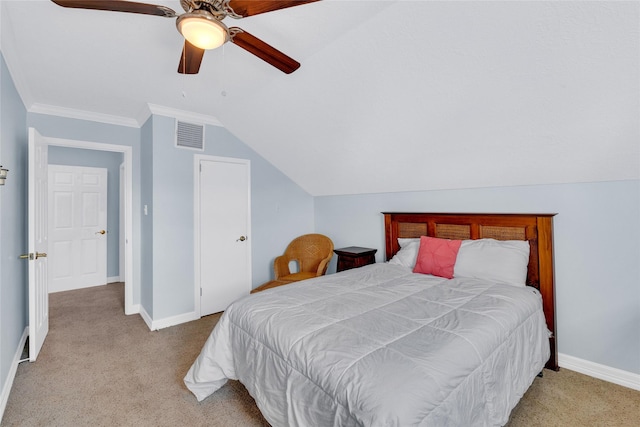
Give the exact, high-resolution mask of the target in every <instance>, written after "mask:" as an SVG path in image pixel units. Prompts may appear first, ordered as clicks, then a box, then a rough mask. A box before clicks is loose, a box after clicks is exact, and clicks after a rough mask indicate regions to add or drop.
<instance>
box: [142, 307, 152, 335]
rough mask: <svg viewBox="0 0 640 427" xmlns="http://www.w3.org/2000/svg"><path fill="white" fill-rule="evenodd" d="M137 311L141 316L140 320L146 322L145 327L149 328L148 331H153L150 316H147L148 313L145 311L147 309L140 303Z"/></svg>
mask: <svg viewBox="0 0 640 427" xmlns="http://www.w3.org/2000/svg"><path fill="white" fill-rule="evenodd" d="M139 313H140V317H142V320H144V323H146V324H147V328H149V330H150V331H153V330H154V329H153V327H152V325H153V319H152V318H151V316H149V313H147V310H145V309H144V307H143V306H142V305H140V311H139Z"/></svg>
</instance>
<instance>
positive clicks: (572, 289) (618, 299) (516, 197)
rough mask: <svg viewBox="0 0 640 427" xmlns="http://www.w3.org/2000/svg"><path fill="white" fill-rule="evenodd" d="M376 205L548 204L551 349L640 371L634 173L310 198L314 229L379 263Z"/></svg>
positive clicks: (500, 207)
mask: <svg viewBox="0 0 640 427" xmlns="http://www.w3.org/2000/svg"><path fill="white" fill-rule="evenodd" d="M384 211H388V212H403V211H408V212H525V213H557V215H556V216H555V217H554V232H555V235H554V241H555V244H554V247H555V278H556V321H557V331H558V350H559V352H560V353H563V354H566V355H570V356H574V357H577V358H580V359H583V360H587V361H590V362H595V363H599V364H602V365H605V366H609V367H613V368H617V369H621V370H624V371H628V372H632V373H635V374H640V332H639V331H640V181H616V182H599V183H585V184H563V185H540V186H526V187H504V188H486V189H470V190H451V191H426V192H407V193H389V194H364V195H353V196H327V197H316V198H315V219H316V222H315V223H316V231H317V232H318V233H323V234H326V235H328V236H330V237H331V238H332V239H333V241H334V243H335V245H336V247H341V246H352V245H353V246H365V247H372V248H377V249H378V253H377V254H376V259H377V261H378V262H380V261H383V260H384V255H385V254H384V220H383V216H382V215H381V213H380V212H384ZM330 271H332V272H334V271H335V259H334V260H332V265H331V266H330Z"/></svg>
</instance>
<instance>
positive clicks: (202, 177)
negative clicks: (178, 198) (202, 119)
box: [196, 156, 251, 316]
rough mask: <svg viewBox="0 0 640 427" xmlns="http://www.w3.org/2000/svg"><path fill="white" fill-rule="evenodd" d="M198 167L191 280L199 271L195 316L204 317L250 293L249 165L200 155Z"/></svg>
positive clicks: (235, 160) (246, 162)
mask: <svg viewBox="0 0 640 427" xmlns="http://www.w3.org/2000/svg"><path fill="white" fill-rule="evenodd" d="M197 167H198V168H199V173H198V183H197V184H196V187H197V190H198V194H197V199H198V200H197V203H198V204H199V209H198V210H199V215H197V218H196V229H197V230H196V256H197V257H198V255H197V252H198V249H199V252H200V253H199V257H198V258H199V262H198V263H197V264H199V266H198V265H196V281H198V272H199V285H200V315H201V316H206V315H208V314H211V313H217V312H220V311H224V310H225V309H226V308H227V306H228V305H229V304H231V303H232V302H233V301H235V300H236V299H238V298H240V297H242V296H245V295H248V294H249V291H250V290H251V244H250V238H249V237H250V236H249V228H250V222H251V221H250V163H249V161H248V160H243V159H231V158H219V157H204V156H203V157H202V158H200V159H199V164H198V166H197ZM198 240H199V242H198ZM198 247H199V248H198ZM198 270H199V271H198Z"/></svg>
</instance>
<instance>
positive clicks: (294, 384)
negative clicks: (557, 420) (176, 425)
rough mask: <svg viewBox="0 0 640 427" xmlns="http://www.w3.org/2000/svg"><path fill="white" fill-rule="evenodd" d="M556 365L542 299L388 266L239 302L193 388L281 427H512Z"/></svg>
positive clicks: (207, 351)
mask: <svg viewBox="0 0 640 427" xmlns="http://www.w3.org/2000/svg"><path fill="white" fill-rule="evenodd" d="M548 358H549V340H548V332H547V328H546V324H545V319H544V315H543V312H542V301H541V298H540V295H539V294H538V292H537V291H536V290H535V289H532V288H519V287H515V286H509V285H497V284H491V283H484V282H481V281H478V280H476V279H452V280H444V279H440V278H436V277H433V276H428V275H421V274H413V273H411V271H410V270H409V269H407V268H405V267H401V266H396V265H389V264H382V263H379V264H374V265H369V266H366V267H361V268H358V269H353V270H348V271H345V272H342V273H339V274H333V275H328V276H324V277H320V278H316V279H311V280H307V281H304V282H299V283H296V284H291V285H287V286H282V287H279V288H275V289H271V290H268V291H263V292H260V293H257V294H253V295H250V296H248V297H245V298H242V299H240V300H238V301H236V302H234V303H233V304H232V305H231V306H229V308H228V309H227V310H226V311H225V313H224V314H223V316H222V317H221V318H220V321H219V322H218V324H217V325H216V327H215V329H214V330H213V332H212V333H211V336H210V337H209V339H208V340H207V342H206V343H205V345H204V347H203V349H202V352H201V354H200V355H199V356H198V358H197V359H196V361H195V362H194V364H193V365H192V366H191V368H190V369H189V372H188V373H187V375H186V376H185V379H184V380H185V383H186V385H187V387H188V388H189V389H190V390H191V391H192V392H193V393H194V394H195V396H196V397H197V399H198V400H203V399H205V398H206V397H207V396H209V395H211V394H212V393H213V392H215V391H216V390H217V389H219V388H220V387H222V386H223V385H224V384H225V383H226V381H227V379H238V380H240V381H241V382H242V383H243V384H244V385H245V387H246V388H247V390H248V391H249V393H250V394H251V396H253V397H254V399H255V401H256V404H257V405H258V407H259V408H260V410H261V411H262V413H263V415H264V417H265V418H266V419H267V421H269V423H271V424H272V425H273V426H276V427H279V426H283V427H285V426H309V427H311V426H318V427H320V426H412V425H424V426H427V425H428V426H438V427H440V426H475V425H503V424H504V423H505V422H506V421H507V420H508V417H509V413H510V412H511V410H512V409H513V407H514V406H515V405H516V404H517V402H518V401H519V400H520V398H521V397H522V395H523V394H524V392H525V391H526V390H527V388H528V387H529V386H530V385H531V383H532V382H533V379H534V378H535V376H536V375H537V374H538V373H539V372H540V371H541V370H542V368H543V366H544V364H545V362H546V361H547V359H548Z"/></svg>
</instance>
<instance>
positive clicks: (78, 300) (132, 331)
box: [2, 283, 640, 427]
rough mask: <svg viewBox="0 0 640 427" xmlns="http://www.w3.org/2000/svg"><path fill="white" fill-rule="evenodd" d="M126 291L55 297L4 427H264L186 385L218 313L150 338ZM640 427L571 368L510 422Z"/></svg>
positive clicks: (627, 400) (619, 390) (609, 387)
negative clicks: (130, 310) (126, 309)
mask: <svg viewBox="0 0 640 427" xmlns="http://www.w3.org/2000/svg"><path fill="white" fill-rule="evenodd" d="M123 288H124V287H123V285H122V284H121V283H118V284H109V285H106V286H100V287H96V288H90V289H81V290H77V291H69V292H60V293H56V294H52V295H51V296H50V332H49V336H48V337H47V339H46V342H45V344H44V346H43V348H42V351H41V353H40V355H39V357H38V360H37V361H36V362H35V363H28V362H26V363H22V364H21V365H20V366H19V367H18V372H17V375H16V378H15V381H14V384H13V388H12V391H11V394H10V396H9V400H8V403H7V408H6V411H5V413H4V418H3V420H2V426H266V425H268V424H267V423H266V421H265V420H264V419H263V418H262V416H261V414H260V411H259V410H258V409H257V407H256V406H255V403H254V402H253V399H252V398H251V396H249V394H248V393H247V391H246V390H245V388H244V387H243V386H242V385H241V384H240V383H238V382H236V381H230V382H229V383H228V384H227V385H226V386H224V387H223V388H222V389H220V390H219V391H218V392H216V393H214V394H213V395H212V396H211V397H209V398H207V399H205V400H204V401H203V402H200V403H198V402H197V401H196V399H195V398H194V397H193V395H192V394H191V393H190V392H189V391H188V390H187V389H186V388H185V386H184V384H183V382H182V378H183V377H184V374H185V373H186V371H187V369H188V368H189V366H190V365H191V363H192V362H193V360H194V359H195V358H196V356H197V355H198V353H199V352H200V349H201V347H202V344H203V343H204V341H205V340H206V338H207V336H208V334H209V332H210V331H211V329H212V328H213V326H214V325H215V323H216V322H217V320H218V317H219V316H218V315H214V316H208V317H205V318H203V319H200V320H198V321H194V322H189V323H186V324H182V325H178V326H174V327H171V328H167V329H163V330H160V331H155V332H149V329H148V328H147V326H146V324H145V323H144V322H143V321H142V319H141V318H140V317H139V316H137V315H133V316H125V315H124V313H123V309H122V307H123V306H124V301H123V292H124V289H123ZM637 425H640V392H637V391H634V390H630V389H627V388H624V387H620V386H616V385H613V384H610V383H607V382H604V381H600V380H597V379H593V378H590V377H587V376H584V375H581V374H578V373H575V372H571V371H568V370H566V369H564V370H561V371H560V372H558V373H556V372H551V371H545V375H544V378H536V380H535V381H534V384H533V385H532V387H531V389H530V390H529V391H528V392H527V394H526V395H525V396H524V397H523V399H522V400H521V402H520V403H519V404H518V406H517V407H516V408H515V409H514V411H513V413H512V416H511V420H510V421H509V424H508V426H509V427H521V426H532V427H535V426H545V427H549V426H607V427H613V426H637ZM314 427H321V426H314ZM436 427H437V426H436Z"/></svg>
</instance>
